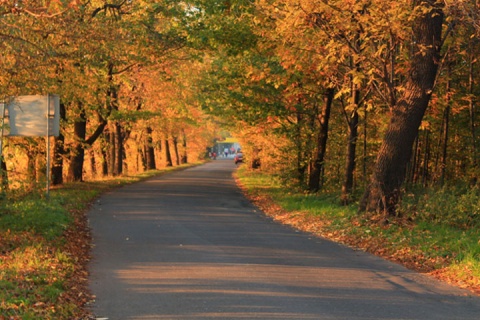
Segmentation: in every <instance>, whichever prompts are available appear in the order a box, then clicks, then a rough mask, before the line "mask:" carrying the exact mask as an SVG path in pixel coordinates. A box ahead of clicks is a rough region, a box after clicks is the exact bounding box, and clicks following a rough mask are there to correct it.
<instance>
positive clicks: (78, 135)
mask: <svg viewBox="0 0 480 320" xmlns="http://www.w3.org/2000/svg"><path fill="white" fill-rule="evenodd" d="M86 134H87V120H86V119H85V112H84V111H83V109H82V110H81V111H80V114H79V118H78V119H76V120H75V122H74V124H73V136H74V137H75V141H74V143H73V147H72V155H71V157H70V167H69V169H68V179H67V180H68V181H83V162H84V159H85V158H84V156H85V149H84V143H85V136H86Z"/></svg>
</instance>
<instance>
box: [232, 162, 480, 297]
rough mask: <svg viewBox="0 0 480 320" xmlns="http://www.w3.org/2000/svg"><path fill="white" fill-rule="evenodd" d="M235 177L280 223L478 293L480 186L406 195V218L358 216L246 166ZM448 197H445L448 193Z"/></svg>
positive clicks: (334, 200) (334, 197) (329, 198)
mask: <svg viewBox="0 0 480 320" xmlns="http://www.w3.org/2000/svg"><path fill="white" fill-rule="evenodd" d="M236 178H237V180H238V181H239V183H240V185H241V186H242V188H243V189H244V191H245V193H246V195H247V196H248V197H249V198H250V199H251V200H252V201H253V202H254V203H256V204H257V205H258V206H259V207H260V208H261V209H262V210H263V211H265V212H266V213H267V214H268V215H270V216H272V217H273V218H274V219H275V220H278V221H279V222H281V223H285V224H289V225H292V226H293V227H295V228H297V229H301V230H303V231H306V232H311V233H313V234H316V235H319V236H323V237H325V238H328V239H331V240H333V241H336V242H340V243H343V244H345V245H348V246H351V247H353V248H356V249H361V250H364V251H367V252H370V253H373V254H376V255H379V256H382V257H384V258H386V259H389V260H392V261H394V262H397V263H400V264H403V265H405V266H406V267H408V268H410V269H413V270H416V271H419V272H423V273H429V274H431V275H432V276H434V277H436V278H439V279H441V280H443V281H446V282H449V283H452V284H454V285H457V286H459V287H463V288H467V289H469V290H471V291H473V292H475V293H477V294H480V228H479V227H480V209H478V211H477V208H480V197H479V193H478V190H472V189H468V188H454V187H450V188H444V189H442V190H440V191H439V190H435V191H430V192H429V193H428V194H420V193H418V194H413V193H410V194H409V198H408V199H406V200H405V201H404V204H402V207H401V208H399V211H400V212H404V218H398V219H391V220H390V221H389V223H379V221H383V219H379V218H378V217H372V216H369V217H365V216H364V215H359V214H357V208H358V204H352V205H350V206H342V205H340V200H339V195H338V194H328V193H327V194H322V193H319V194H304V193H299V192H295V191H292V190H289V189H287V188H285V187H283V186H282V185H281V183H280V180H279V179H276V178H275V177H274V176H271V175H267V174H264V173H262V172H261V171H251V170H248V169H247V168H246V167H245V166H244V167H241V168H239V170H237V172H236ZM447 195H448V196H447Z"/></svg>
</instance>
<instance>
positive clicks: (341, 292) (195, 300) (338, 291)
mask: <svg viewBox="0 0 480 320" xmlns="http://www.w3.org/2000/svg"><path fill="white" fill-rule="evenodd" d="M234 169H235V165H234V164H233V162H232V161H231V160H230V161H226V160H217V161H213V162H210V163H207V164H205V165H203V166H199V167H194V168H190V169H187V170H184V171H178V172H174V173H170V174H167V175H164V176H159V177H155V178H151V179H149V180H147V181H144V182H140V183H136V184H134V185H130V186H126V187H122V188H120V189H117V190H114V191H112V192H109V193H107V194H105V195H104V196H102V197H101V198H100V199H99V201H98V202H97V203H96V204H95V206H93V207H92V209H91V211H90V212H89V220H90V227H91V229H92V235H93V241H94V248H93V253H92V254H93V258H92V261H91V263H90V266H89V267H90V278H89V281H90V288H91V290H92V292H93V294H95V295H96V301H95V302H94V304H93V305H92V311H93V312H94V313H95V315H96V316H97V317H98V318H99V319H100V318H107V319H111V320H117V319H149V320H150V319H187V320H188V319H345V320H347V319H348V320H356V319H358V320H360V319H362V320H363V319H388V320H393V319H422V320H425V319H432V320H433V319H434V320H440V319H445V320H447V319H448V320H452V319H462V320H466V319H472V320H473V319H480V298H479V297H475V296H471V295H469V294H468V293H467V292H466V291H463V290H460V289H458V288H455V287H451V286H448V285H446V284H443V283H440V282H438V281H437V280H435V279H432V278H430V277H427V276H424V275H421V274H418V273H415V272H411V271H409V270H407V269H405V268H403V267H402V266H399V265H397V264H393V263H391V262H388V261H385V260H383V259H380V258H378V257H375V256H372V255H370V254H366V253H364V252H361V251H355V250H352V249H350V248H347V247H344V246H342V245H338V244H335V243H333V242H330V241H328V240H324V239H322V238H316V237H313V236H311V235H309V234H306V233H302V232H297V231H295V230H293V229H292V228H290V227H287V226H282V225H280V224H277V223H276V222H273V221H271V220H270V219H269V218H267V217H265V216H264V215H262V214H261V212H259V210H258V209H257V208H255V207H254V206H253V205H251V204H250V203H249V201H248V200H246V199H245V198H244V197H243V195H242V193H241V191H240V190H239V189H238V188H237V186H236V185H235V182H234V179H233V178H232V171H233V170H234Z"/></svg>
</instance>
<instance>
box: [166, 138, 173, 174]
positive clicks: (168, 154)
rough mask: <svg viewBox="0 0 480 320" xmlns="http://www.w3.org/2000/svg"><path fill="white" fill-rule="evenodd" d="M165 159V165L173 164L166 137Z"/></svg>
mask: <svg viewBox="0 0 480 320" xmlns="http://www.w3.org/2000/svg"><path fill="white" fill-rule="evenodd" d="M165 159H166V166H167V167H171V166H173V162H172V154H171V153H170V143H169V142H168V138H166V139H165Z"/></svg>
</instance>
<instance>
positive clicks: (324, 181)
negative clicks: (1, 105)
mask: <svg viewBox="0 0 480 320" xmlns="http://www.w3.org/2000/svg"><path fill="white" fill-rule="evenodd" d="M479 11H480V8H479V6H478V4H477V3H476V1H468V0H465V1H434V0H424V1H414V0H401V1H395V2H388V1H380V0H375V1H372V0H356V1H350V0H329V1H326V0H280V1H270V0H230V1H224V0H222V1H217V0H214V1H212V0H208V1H206V0H187V1H174V0H165V1H143V0H110V1H103V0H102V1H97V0H90V1H81V0H70V1H69V0H64V1H61V0H59V1H29V0H23V1H9V2H5V1H4V2H2V3H1V4H0V25H1V28H0V30H1V31H0V39H1V41H0V50H1V52H2V55H1V58H0V74H1V76H0V95H1V96H2V97H5V99H8V97H11V96H17V95H25V94H46V93H56V94H58V95H60V97H61V101H62V110H63V113H62V135H61V137H59V138H57V139H56V141H55V157H56V162H55V166H56V168H57V169H58V170H57V171H55V173H54V175H55V176H56V177H57V178H60V179H58V182H59V183H61V182H62V180H63V178H65V179H67V180H78V181H81V180H83V179H85V178H92V177H95V176H99V175H118V174H122V173H124V172H138V171H142V170H147V169H152V168H155V167H158V166H163V165H170V164H173V163H180V162H182V161H187V159H195V158H203V157H204V156H205V154H206V150H207V149H208V148H209V147H212V146H213V143H214V141H215V139H218V138H220V137H219V135H220V128H221V127H223V128H225V129H226V130H229V131H231V132H232V133H234V134H235V135H236V136H237V138H238V139H240V141H241V142H242V147H243V149H244V150H243V151H244V152H245V154H246V159H248V160H249V161H250V163H251V164H255V167H258V166H259V164H261V169H262V170H266V171H271V172H274V173H275V174H278V175H279V176H280V177H282V178H283V180H284V181H285V183H287V184H289V185H291V186H295V187H297V188H301V189H305V190H306V191H308V192H312V193H314V192H334V193H338V194H339V197H340V199H341V201H342V202H343V203H345V204H346V203H351V202H353V201H360V200H361V201H360V209H361V211H362V212H367V213H368V212H377V213H381V214H382V215H383V216H385V217H388V216H395V215H397V214H398V212H397V208H398V204H399V203H400V201H401V198H402V195H403V194H404V189H405V188H407V187H408V186H412V185H418V186H422V187H428V186H435V185H442V184H446V183H473V184H476V180H477V174H478V165H477V164H478V159H477V158H478V151H477V145H478V143H477V140H478V138H477V129H476V128H477V122H478V120H477V118H478V115H477V111H476V104H477V99H476V97H477V96H478V93H479V89H480V87H479V82H480V81H479V76H478V72H477V69H478V66H477V65H478V61H477V58H476V57H477V56H478V54H479V51H480V46H479V45H478V44H479V37H480V27H479V23H478V21H479V19H478V18H479V16H480V13H479ZM5 142H6V143H5V148H4V149H5V150H4V155H3V156H4V158H3V167H4V168H5V169H6V172H7V174H8V176H9V178H10V179H9V180H10V182H12V183H13V182H15V181H17V180H18V181H33V180H38V179H40V178H41V177H39V172H40V171H41V170H39V169H40V167H41V163H40V164H39V161H33V160H34V159H39V158H41V157H42V156H43V153H44V152H45V147H44V146H43V144H41V143H39V139H25V138H23V139H22V138H16V139H8V140H6V141H5ZM172 150H173V151H172ZM18 155H23V156H24V158H23V159H24V160H22V161H15V160H14V159H17V157H18ZM172 159H174V160H172ZM64 166H65V167H66V168H68V169H63V167H64ZM4 171H5V170H4ZM27 173H28V174H27ZM24 175H25V176H24ZM22 179H23V180H22Z"/></svg>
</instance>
